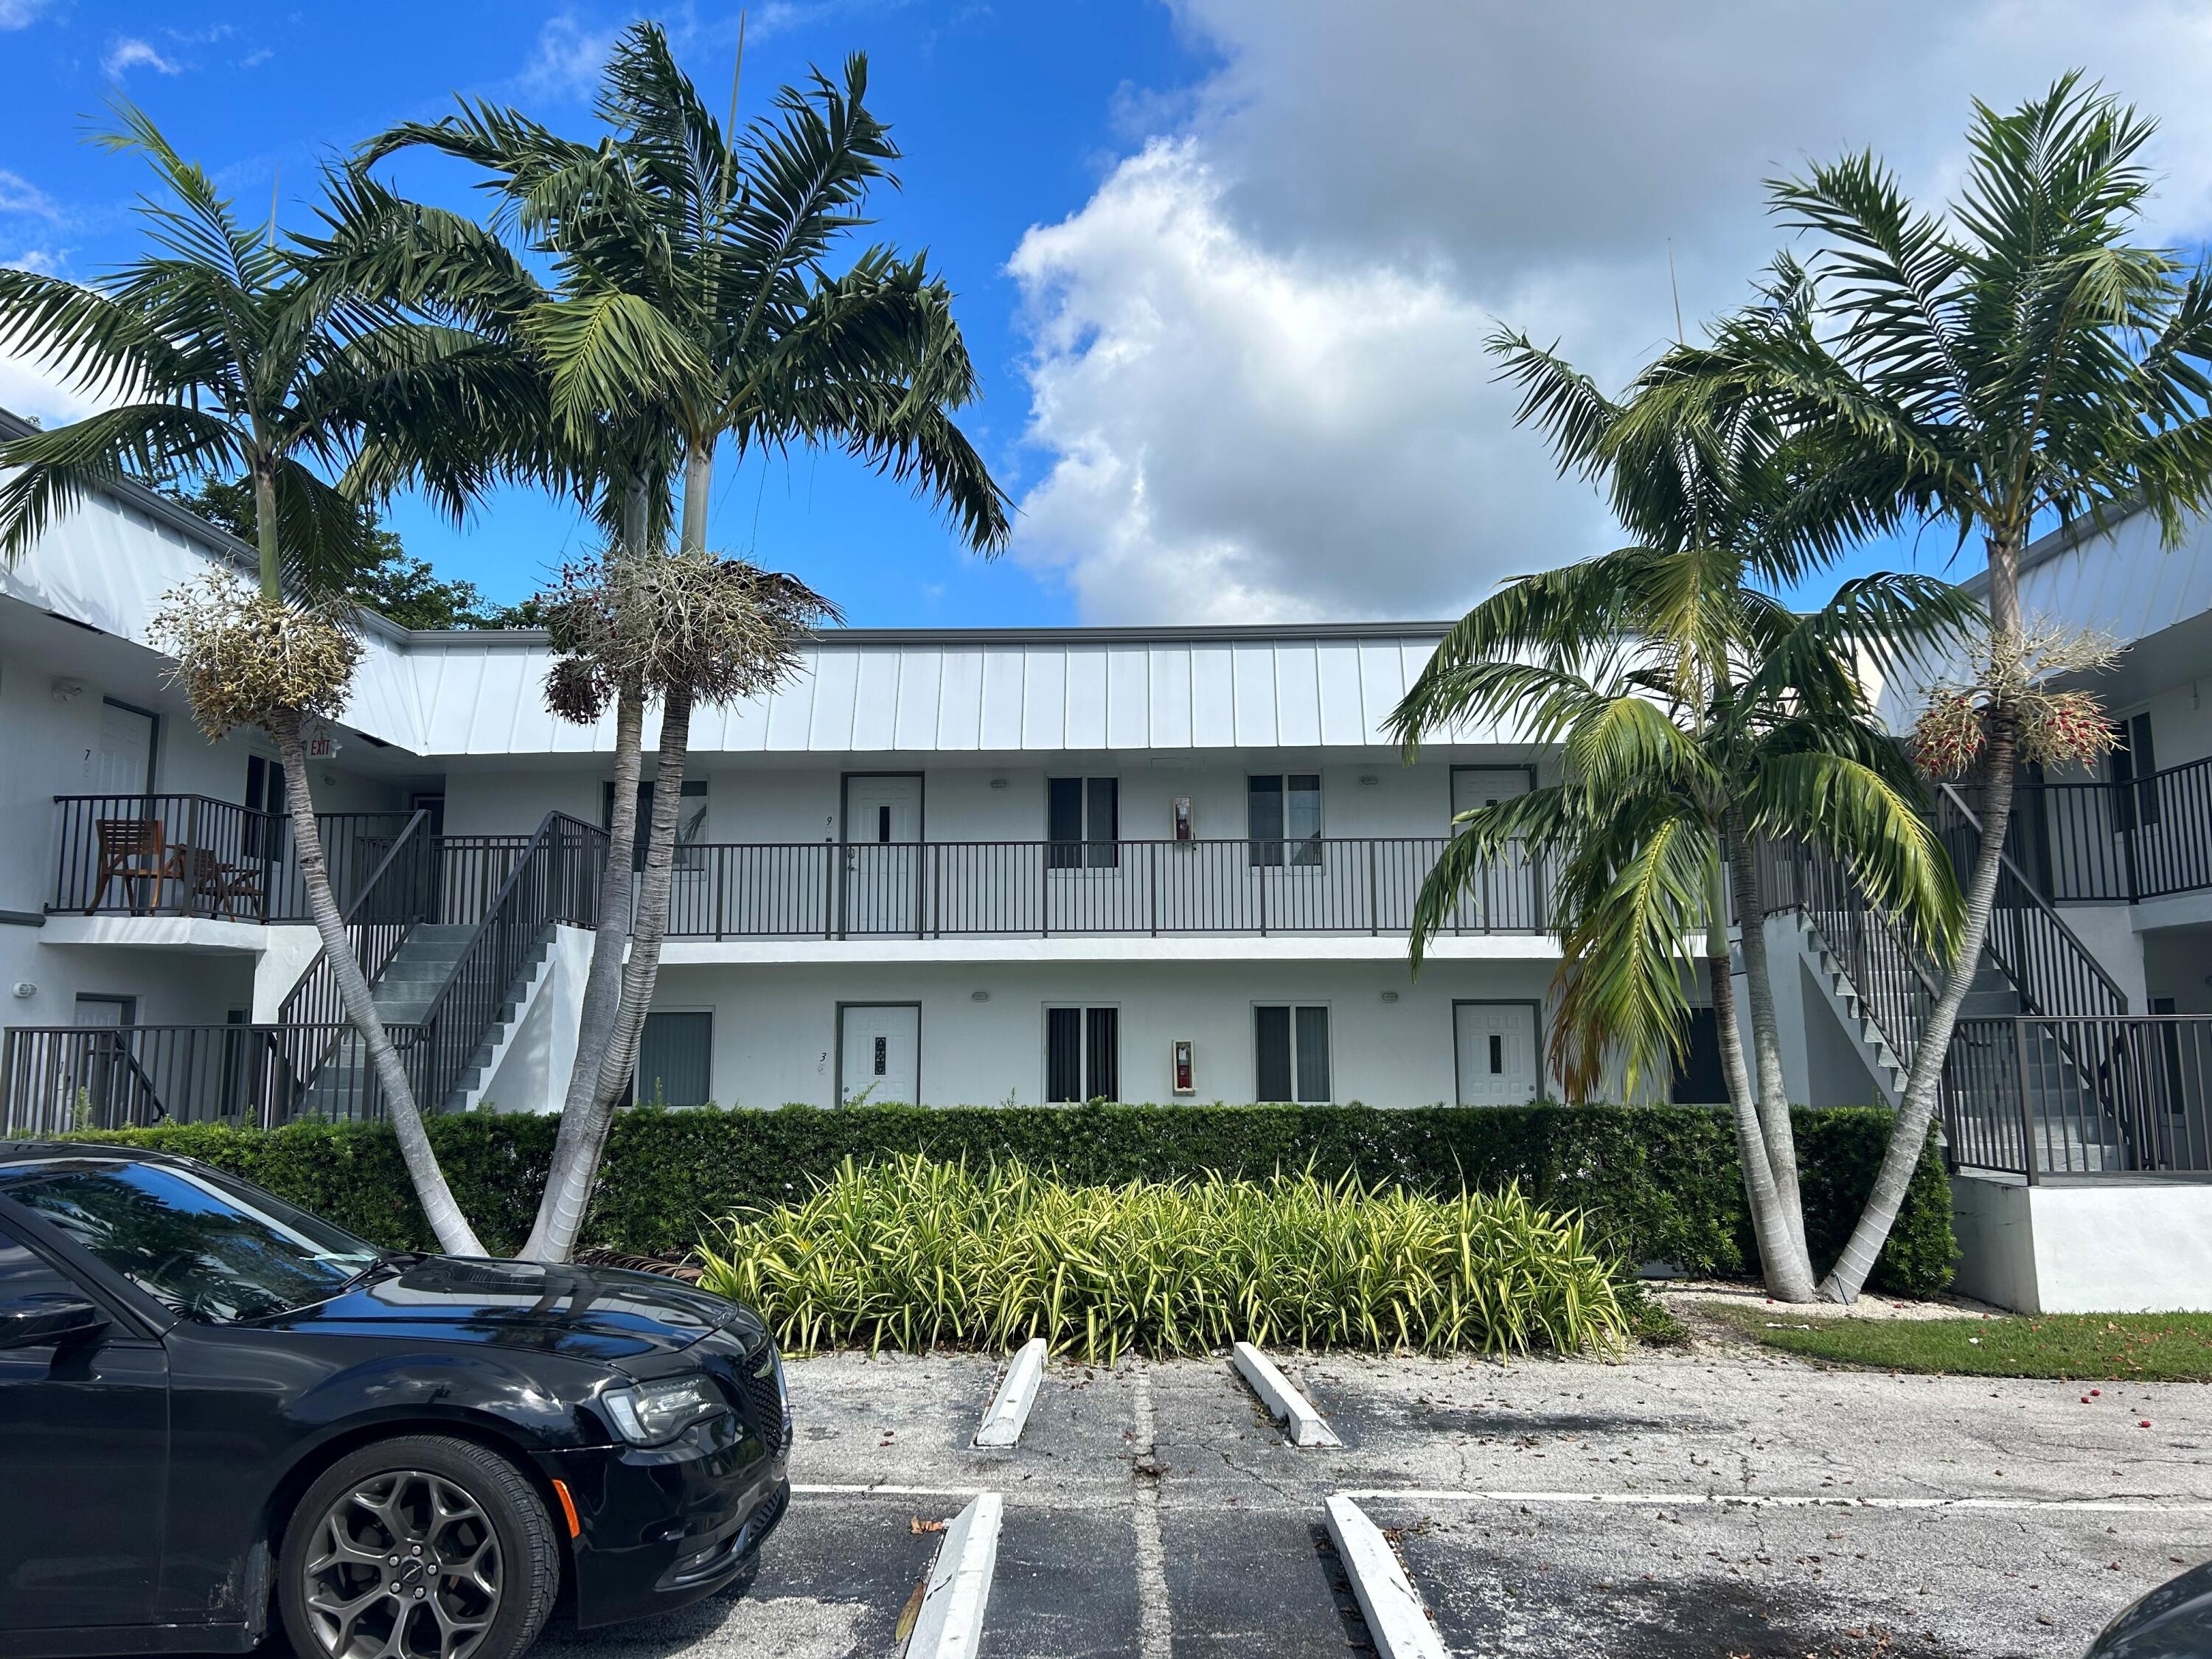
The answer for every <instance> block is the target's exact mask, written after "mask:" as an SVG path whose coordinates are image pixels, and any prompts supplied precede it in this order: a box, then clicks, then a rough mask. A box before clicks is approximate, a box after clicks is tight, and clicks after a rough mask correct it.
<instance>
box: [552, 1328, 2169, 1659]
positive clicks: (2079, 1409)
mask: <svg viewBox="0 0 2212 1659" xmlns="http://www.w3.org/2000/svg"><path fill="white" fill-rule="evenodd" d="M1279 1358H1280V1359H1282V1360H1283V1362H1284V1365H1285V1370H1287V1371H1289V1372H1290V1373H1291V1375H1292V1376H1293V1379H1294V1380H1296V1381H1298V1382H1300V1383H1302V1384H1303V1385H1304V1388H1305V1389H1306V1392H1307V1393H1308V1395H1310V1397H1311V1399H1312V1400H1313V1401H1314V1403H1315V1404H1316V1406H1317V1407H1319V1408H1320V1409H1321V1410H1322V1412H1323V1413H1325V1414H1326V1415H1327V1417H1328V1420H1329V1423H1330V1425H1331V1426H1332V1427H1333V1428H1334V1430H1335V1431H1336V1433H1337V1435H1338V1437H1340V1439H1341V1440H1342V1441H1343V1442H1344V1443H1343V1444H1342V1446H1340V1447H1337V1448H1328V1449H1321V1448H1315V1449H1296V1448H1293V1447H1291V1446H1290V1445H1288V1444H1286V1443H1285V1442H1284V1439H1283V1437H1282V1435H1281V1433H1280V1431H1279V1429H1278V1428H1277V1427H1276V1426H1275V1425H1273V1423H1272V1422H1270V1421H1269V1420H1268V1419H1267V1418H1266V1417H1265V1416H1264V1414H1263V1413H1262V1412H1261V1409H1260V1407H1259V1406H1258V1403H1257V1401H1256V1400H1255V1397H1254V1395H1252V1394H1251V1393H1250V1392H1249V1390H1248V1389H1246V1387H1245V1386H1244V1384H1243V1382H1242V1381H1241V1380H1240V1379H1239V1378H1238V1377H1237V1376H1236V1375H1235V1373H1234V1372H1233V1371H1232V1370H1231V1368H1230V1366H1229V1364H1227V1362H1226V1361H1225V1360H1222V1361H1213V1362H1205V1361H1195V1360H1194V1361H1181V1362H1176V1363H1172V1364H1142V1365H1139V1364H1123V1365H1121V1367H1119V1368H1117V1369H1115V1370H1112V1371H1107V1370H1098V1369H1095V1368H1094V1369H1085V1368H1082V1367H1072V1366H1066V1365H1060V1364H1055V1365H1054V1366H1052V1367H1050V1368H1048V1370H1047V1372H1046V1375H1045V1378H1044V1381H1043V1383H1042V1388H1041V1389H1040V1391H1039V1393H1038V1395H1037V1400H1036V1406H1035V1407H1034V1409H1033V1411H1032V1413H1031V1414H1030V1419H1029V1422H1028V1426H1027V1428H1026V1430H1025V1431H1024V1434H1023V1436H1022V1438H1021V1442H1020V1444H1019V1445H1018V1447H1016V1448H1015V1449H1012V1450H1009V1451H980V1450H977V1449H975V1448H974V1447H973V1446H972V1445H971V1444H970V1441H971V1439H972V1437H973V1436H974V1434H975V1427H976V1425H977V1422H978V1420H979V1419H980V1418H981V1415H982V1413H983V1411H984V1409H985V1407H987V1404H988V1402H989V1401H990V1399H991V1396H992V1395H993V1392H994V1389H995V1387H996V1385H997V1382H998V1377H999V1373H1000V1364H999V1363H998V1362H996V1361H994V1360H991V1359H987V1358H981V1357H975V1356H964V1355H940V1356H935V1357H930V1358H912V1357H908V1356H893V1355H886V1356H884V1357H882V1358H876V1359H868V1358H861V1357H858V1356H852V1355H838V1356H832V1357H827V1358H818V1359H809V1360H799V1361H794V1362H793V1364H792V1366H791V1387H792V1395H793V1410H794V1412H795V1413H796V1414H797V1417H798V1421H799V1443H798V1446H797V1449H796V1451H795V1454H794V1457H793V1480H794V1481H795V1482H796V1483H797V1484H798V1486H799V1489H800V1490H799V1496H798V1499H797V1501H796V1502H795V1503H794V1505H793V1510H792V1514H791V1516H790V1519H789V1520H788V1521H787V1523H786V1524H785V1526H784V1528H782V1530H781V1532H780V1533H779V1534H777V1535H776V1536H775V1539H774V1540H773V1541H771V1542H770V1544H769V1547H768V1549H767V1552H766V1556H765V1559H764V1560H763V1565H762V1570H761V1572H760V1576H759V1577H758V1579H757V1582H756V1583H754V1584H753V1585H752V1586H751V1587H750V1589H748V1590H746V1591H745V1592H744V1593H743V1594H741V1595H726V1596H724V1597H721V1598H719V1599H717V1600H715V1601H711V1602H708V1603H707V1604H706V1605H704V1606H702V1607H696V1608H693V1609H691V1610H690V1611H688V1612H685V1613H681V1614H678V1615H673V1616H671V1617H669V1618H667V1619H665V1620H659V1621H654V1622H651V1623H647V1624H642V1625H637V1626H629V1627H625V1628H623V1629H622V1630H619V1631H617V1632H605V1633H591V1634H587V1635H581V1636H580V1635H577V1634H575V1633H573V1632H566V1633H564V1632H560V1631H559V1630H557V1629H556V1631H554V1632H552V1633H551V1637H550V1640H551V1643H552V1644H553V1645H552V1647H551V1648H550V1652H553V1653H556V1654H558V1655H560V1656H562V1659H692V1656H696V1659H709V1656H732V1659H736V1656H756V1655H775V1656H788V1659H833V1656H844V1655H850V1654H884V1653H892V1652H896V1650H897V1649H896V1632H897V1630H898V1626H899V1620H900V1616H901V1613H902V1611H903V1610H904V1609H906V1607H908V1603H909V1601H911V1600H912V1599H913V1597H914V1595H915V1589H916V1586H917V1585H918V1584H919V1583H921V1581H922V1579H923V1577H925V1576H926V1575H927V1573H928V1571H929V1570H930V1565H931V1562H932V1559H933V1557H934V1555H935V1553H936V1550H937V1545H938V1541H939V1537H940V1536H941V1534H938V1533H936V1532H933V1531H932V1530H930V1529H929V1528H931V1527H932V1526H933V1523H936V1522H942V1521H944V1520H945V1519H947V1518H948V1517H951V1516H955V1515H956V1514H957V1513H958V1511H959V1510H961V1509H962V1508H963V1506H964V1505H965V1504H968V1502H969V1500H970V1498H972V1497H974V1496H975V1494H977V1493H979V1492H998V1493H1000V1494H1002V1495H1003V1498H1004V1504H1005V1519H1004V1525H1003V1530H1002V1532H1001V1534H1000V1543H999V1548H998V1553H997V1559H996V1569H995V1576H994V1582H993V1583H992V1587H991V1590H990V1595H989V1599H988V1601H987V1607H986V1611H985V1614H984V1618H983V1622H982V1639H981V1652H982V1653H984V1654H986V1655H993V1656H1009V1659H1011V1656H1017V1655H1020V1656H1038V1659H1079V1656H1085V1659H1087V1656H1106V1655H1138V1656H1144V1659H1157V1656H1163V1655H1169V1654H1173V1655H1176V1656H1179V1659H1211V1656H1228V1655H1231V1654H1237V1655H1255V1654H1264V1655H1273V1656H1285V1659H1293V1656H1296V1659H1303V1656H1322V1655H1332V1656H1333V1655H1342V1654H1346V1653H1358V1652H1363V1651H1370V1650H1371V1645H1370V1639H1369V1636H1368V1632H1367V1630H1366V1627H1365V1626H1364V1622H1363V1621H1362V1620H1361V1618H1360V1615H1359V1613H1358V1607H1357V1605H1356V1603H1355V1602H1354V1601H1353V1598H1352V1595H1351V1594H1350V1592H1349V1590H1348V1588H1347V1583H1346V1575H1345V1571H1344V1569H1343V1565H1342V1564H1341V1563H1340V1561H1339V1560H1338V1559H1337V1558H1336V1555H1335V1553H1334V1550H1333V1548H1332V1547H1330V1545H1329V1542H1328V1535H1327V1534H1326V1532H1325V1530H1324V1528H1323V1525H1322V1517H1323V1506H1324V1504H1325V1502H1326V1500H1327V1499H1328V1498H1329V1497H1331V1496H1332V1495H1335V1494H1341V1493H1349V1494H1351V1495H1352V1497H1353V1498H1354V1499H1355V1501H1356V1502H1357V1503H1358V1504H1359V1506H1360V1507H1361V1509H1362V1510H1364V1512H1365V1513H1366V1514H1367V1515H1369V1516H1370V1517H1371V1518H1372V1519H1373V1520H1374V1521H1375V1522H1376V1523H1377V1524H1378V1525H1379V1526H1381V1527H1382V1528H1384V1529H1385V1531H1386V1535H1387V1536H1389V1538H1390V1540H1391V1541H1392V1542H1393V1543H1395V1546H1396V1547H1397V1550H1398V1552H1399V1553H1400V1555H1401V1558H1402V1559H1403V1561H1404V1562H1405V1564H1406V1565H1407V1568H1408V1569H1409V1570H1410V1573H1411V1577H1412V1578H1413V1583H1414V1585H1415V1587H1416V1589H1418V1590H1419V1594H1420V1595H1421V1597H1422V1599H1423V1601H1425V1604H1426V1607H1427V1609H1428V1612H1429V1613H1430V1615H1431V1618H1432V1619H1433V1620H1434V1621H1435V1626H1436V1628H1437V1632H1438V1634H1439V1635H1440V1636H1441V1638H1442V1639H1443V1643H1444V1644H1445V1646H1446V1647H1447V1649H1448V1650H1449V1651H1450V1652H1451V1653H1453V1654H1455V1655H1461V1654H1466V1655H1492V1654H1497V1655H1504V1654H1513V1655H1516V1656H1548V1655H1560V1656H1565V1655H1569V1654H1573V1655H1577V1656H1580V1655H1585V1654H1588V1653H1591V1652H1602V1653H1605V1654H1607V1655H1615V1656H1641V1655H1651V1656H1658V1655H1662V1654H1664V1655H1668V1656H1670V1659H1672V1656H1682V1655H1705V1654H1711V1655H1715V1656H1720V1655H1736V1654H1744V1655H1758V1656H1767V1655H1773V1656H1783V1655H1788V1656H1793V1659H1794V1656H1800V1655H1804V1654H1808V1653H1811V1654H1820V1655H1828V1654H1836V1653H1841V1654H1883V1655H1903V1654H1907V1653H1911V1654H1929V1655H1946V1656H1970V1655H1971V1656H1984V1655H1990V1656H1994V1655H2015V1654H2018V1655H2031V1654H2033V1655H2050V1654H2062V1655H2063V1654H2075V1653H2078V1652H2080V1651H2081V1649H2082V1648H2083V1647H2084V1646H2086V1645H2087V1643H2088V1641H2089V1639H2090V1638H2092V1637H2093V1635H2094V1633H2095V1632H2096V1631H2097V1630H2098V1629H2099V1628H2100V1626H2102V1625H2103V1624H2104V1622H2105V1621H2106V1620H2107V1619H2108V1618H2110V1617H2111V1615H2112V1613H2114V1612H2116V1611H2117V1610H2118V1608H2119V1607H2122V1606H2123V1605H2124V1604H2125V1603H2126V1602H2127V1601H2130V1600H2132V1599H2133V1598H2134V1597H2135V1596H2136V1595H2137V1594H2139V1593H2140V1592H2141V1591H2142V1589H2146V1588H2148V1586H2149V1585H2151V1584H2152V1583H2156V1582H2158V1581H2159V1580H2160V1579H2162V1578H2165V1577H2169V1576H2170V1575H2172V1573H2173V1572H2175V1571H2179V1563H2182V1562H2186V1563H2192V1564H2193V1563H2195V1562H2197V1561H2198V1560H2202V1559H2205V1558H2207V1557H2208V1556H2212V1390H2208V1389H2205V1388H2203V1387H2200V1386H2193V1385H2163V1386H2154V1387H2142V1388H2134V1387H2119V1388H2114V1387H2106V1388H2105V1389H2103V1390H2102V1392H2101V1393H2100V1395H2098V1397H2097V1398H2096V1399H2095V1400H2093V1401H2091V1402H2090V1403H2088V1404H2086V1405H2085V1404H2083V1403H2082V1402H2081V1393H2082V1392H2083V1390H2082V1389H2079V1388H2077V1387H2075V1386H2073V1385H2069V1384H2064V1383H2024V1382H2002V1381H1990V1380H1973V1379H1959V1378H1940V1377H1902V1376H1899V1377H1892V1376H1882V1375H1879V1374H1870V1373H1865V1372H1842V1371H1823V1370H1814V1369H1812V1368H1810V1367H1808V1366H1805V1365H1802V1364H1798V1363H1796V1362H1794V1361H1787V1360H1782V1359H1778V1358H1777V1359H1768V1358H1763V1357H1759V1356H1757V1355H1753V1354H1748V1353H1745V1354H1737V1353H1728V1354H1716V1353H1715V1352H1711V1351H1710V1350H1707V1351H1705V1352H1699V1353H1698V1354H1694V1355H1692V1356H1689V1357H1686V1358H1642V1357H1639V1358H1637V1359H1635V1360H1633V1361H1632V1362H1631V1363H1627V1364H1617V1365H1603V1364H1558V1363H1552V1362H1528V1363H1523V1364H1515V1365H1512V1366H1510V1367H1509V1366H1502V1365H1497V1364H1486V1363H1469V1362H1465V1361H1461V1362H1450V1363H1448V1362H1437V1361H1421V1360H1408V1359H1391V1360H1375V1359H1359V1358H1346V1357H1335V1356H1331V1357H1326V1358H1316V1359H1313V1360H1311V1361H1309V1362H1307V1363H1306V1364H1304V1365H1303V1366H1301V1365H1299V1364H1297V1363H1296V1361H1295V1357H1293V1356H1279ZM2145 1420H2148V1421H2149V1422H2150V1424H2151V1425H2152V1426H2151V1427H2150V1428H2148V1429H2144V1428H2142V1427H2140V1426H2139V1425H2140V1424H2141V1423H2142V1422H2143V1421H2145Z"/></svg>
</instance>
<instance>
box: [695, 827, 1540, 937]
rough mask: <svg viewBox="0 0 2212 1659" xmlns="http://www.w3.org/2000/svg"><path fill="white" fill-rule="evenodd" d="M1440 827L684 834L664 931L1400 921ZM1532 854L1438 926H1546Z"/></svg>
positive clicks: (1046, 932)
mask: <svg viewBox="0 0 2212 1659" xmlns="http://www.w3.org/2000/svg"><path fill="white" fill-rule="evenodd" d="M1445 845H1446V843H1445V842H1444V840H1443V837H1441V836H1422V837H1358V838H1340V839H1330V840H1323V839H1320V838H1315V839H1310V840H1303V841H1184V842H1176V841H1119V842H1041V841H1031V842H882V843H878V842H856V843H850V844H844V843H837V842H795V843H790V844H784V845H769V844H748V845H738V844H700V845H693V846H688V847H684V848H678V851H677V854H676V867H675V869H674V871H673V872H671V899H670V904H669V920H668V933H669V936H670V937H671V939H961V938H987V937H1032V938H1040V939H1048V938H1053V937H1055V936H1060V935H1069V934H1083V935H1097V934H1115V933H1118V934H1143V935H1148V936H1160V935H1165V934H1176V933H1257V934H1278V933H1370V934H1383V933H1405V932H1406V931H1407V929H1408V928H1410V927H1412V925H1413V906H1414V902H1415V900H1416V899H1417V898H1418V896H1419V893H1420V890H1421V883H1422V880H1423V879H1424V878H1425V877H1426V876H1427V874H1428V872H1429V871H1430V870H1431V868H1432V867H1434V866H1435V864H1436V861H1437V858H1438V856H1439V855H1440V854H1442V853H1443V849H1444V847H1445ZM1548 892H1549V890H1548V888H1547V884H1546V882H1545V880H1544V878H1543V872H1542V871H1541V868H1540V867H1539V866H1538V865H1537V864H1536V862H1535V861H1534V860H1528V859H1520V858H1515V859H1509V860H1504V861H1503V862H1501V863H1499V864H1497V865H1494V866H1491V867H1490V868H1489V869H1488V870H1486V872H1484V873H1483V875H1482V876H1481V878H1480V879H1479V880H1478V881H1477V883H1476V884H1475V886H1474V890H1472V891H1470V892H1468V893H1465V894H1462V896H1461V897H1460V900H1459V902H1457V903H1456V904H1455V906H1454V907H1453V908H1452V909H1451V911H1450V912H1449V915H1447V916H1446V918H1445V921H1444V927H1443V931H1444V932H1445V933H1541V932H1543V931H1544V930H1545V929H1546V928H1547V927H1549V926H1550V905H1549V902H1548Z"/></svg>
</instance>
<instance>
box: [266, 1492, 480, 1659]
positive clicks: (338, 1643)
mask: <svg viewBox="0 0 2212 1659" xmlns="http://www.w3.org/2000/svg"><path fill="white" fill-rule="evenodd" d="M300 1571H301V1575H302V1583H301V1591H302V1600H303V1601H305V1603H306V1606H307V1616H308V1618H309V1619H310V1620H312V1621H313V1626H314V1630H315V1635H316V1637H317V1638H318V1639H319V1641H320V1643H321V1644H322V1650H323V1652H324V1654H325V1655H326V1656H328V1659H468V1656H470V1655H471V1654H472V1653H474V1652H475V1651H476V1650H477V1647H478V1646H480V1645H481V1644H482V1643H483V1638H484V1635H485V1633H486V1632H488V1631H489V1630H490V1628H491V1625H492V1621H493V1620H495V1619H496V1618H497V1617H498V1616H499V1607H500V1597H501V1590H502V1587H503V1580H502V1577H501V1562H500V1553H499V1537H498V1534H496V1533H495V1531H494V1530H493V1528H492V1524H491V1520H490V1517H489V1516H487V1515H486V1514H485V1513H484V1510H483V1505H482V1504H479V1503H478V1502H477V1500H476V1498H473V1497H471V1495H470V1494H469V1493H468V1492H466V1491H465V1490H464V1489H463V1488H462V1487H460V1486H458V1485H456V1484H455V1483H454V1482H453V1481H452V1480H447V1478H446V1477H445V1476H443V1475H440V1474H428V1473H427V1472H426V1471H424V1470H421V1469H399V1470H394V1471H391V1472H388V1473H385V1474H378V1475H375V1476H374V1477H372V1478H371V1479H369V1480H364V1481H362V1483H361V1484H360V1485H359V1486H356V1487H354V1488H353V1490H352V1491H350V1492H346V1493H344V1494H343V1496H341V1497H340V1498H337V1500H336V1501H335V1502H333V1503H332V1504H331V1506H330V1507H329V1508H328V1509H327V1510H325V1511H324V1512H323V1516H322V1519H321V1520H320V1522H318V1524H317V1526H316V1528H315V1532H314V1543H313V1548H312V1551H311V1553H310V1554H309V1557H308V1559H307V1562H306V1563H305V1565H302V1566H301V1568H300Z"/></svg>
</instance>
